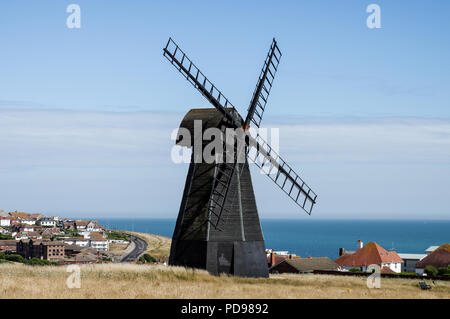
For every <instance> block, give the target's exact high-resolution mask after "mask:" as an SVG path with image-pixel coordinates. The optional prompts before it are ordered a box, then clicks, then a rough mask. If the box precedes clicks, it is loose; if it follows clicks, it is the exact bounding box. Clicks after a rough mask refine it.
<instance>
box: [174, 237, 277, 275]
mask: <svg viewBox="0 0 450 319" xmlns="http://www.w3.org/2000/svg"><path fill="white" fill-rule="evenodd" d="M177 249H179V251H182V252H183V254H182V255H181V256H180V255H179V256H177V257H178V258H177V260H176V261H175V260H171V261H170V264H171V265H176V266H185V267H193V268H200V269H206V270H207V271H208V272H209V273H210V274H212V275H220V274H221V273H226V274H231V275H235V276H241V277H265V278H267V277H268V276H269V271H268V267H267V257H266V254H265V252H264V250H265V247H264V241H235V242H224V241H208V242H206V241H181V242H179V243H178V247H177Z"/></svg>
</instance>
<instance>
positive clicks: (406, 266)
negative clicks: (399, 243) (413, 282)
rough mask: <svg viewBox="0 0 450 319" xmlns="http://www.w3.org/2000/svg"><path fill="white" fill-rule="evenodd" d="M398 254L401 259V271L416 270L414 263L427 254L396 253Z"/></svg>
mask: <svg viewBox="0 0 450 319" xmlns="http://www.w3.org/2000/svg"><path fill="white" fill-rule="evenodd" d="M398 255H399V256H400V258H401V259H403V263H402V272H416V264H417V263H418V262H419V261H421V260H422V259H424V258H425V257H426V256H427V255H426V254H406V253H398Z"/></svg>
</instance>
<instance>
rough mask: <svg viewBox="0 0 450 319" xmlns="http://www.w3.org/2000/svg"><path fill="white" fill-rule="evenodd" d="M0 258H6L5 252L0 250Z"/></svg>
mask: <svg viewBox="0 0 450 319" xmlns="http://www.w3.org/2000/svg"><path fill="white" fill-rule="evenodd" d="M0 259H6V254H5V253H4V252H3V251H0Z"/></svg>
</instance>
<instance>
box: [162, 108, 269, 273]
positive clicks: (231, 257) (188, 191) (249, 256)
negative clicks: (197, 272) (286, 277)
mask: <svg viewBox="0 0 450 319" xmlns="http://www.w3.org/2000/svg"><path fill="white" fill-rule="evenodd" d="M195 120H202V121H203V128H204V129H207V128H210V127H222V125H223V122H222V121H223V116H222V115H221V113H220V112H218V111H217V110H216V109H193V110H191V111H189V112H188V114H186V116H185V117H184V119H183V121H182V123H181V125H180V127H183V128H188V129H189V130H192V133H191V136H194V131H193V126H194V121H195ZM177 144H179V145H183V146H189V145H193V143H187V144H183V142H177ZM215 170H216V164H215V163H210V164H208V163H204V162H202V163H195V162H194V160H193V158H192V161H191V164H190V166H189V171H188V174H187V177H186V184H185V188H184V193H183V198H182V200H181V205H180V211H179V214H178V218H177V223H176V226H175V230H174V233H173V237H172V245H171V248H170V257H169V264H170V265H175V266H184V267H191V268H200V269H206V270H207V271H208V272H210V273H211V274H213V275H219V274H221V273H227V274H233V275H236V276H243V277H268V276H269V269H268V266H267V257H266V252H265V246H264V238H263V235H262V230H261V225H260V221H259V216H258V210H257V207H256V201H255V195H254V191H253V185H252V180H251V176H250V170H249V166H248V162H245V163H243V164H238V168H237V170H236V172H235V174H234V175H233V178H232V180H231V183H230V188H229V194H228V199H227V200H226V202H225V204H224V207H225V208H226V213H225V212H224V215H223V216H222V221H223V224H220V227H219V228H215V227H214V226H213V225H212V223H210V218H211V213H210V210H209V209H208V208H209V205H210V196H211V193H212V190H213V187H216V186H214V174H215ZM238 172H239V173H238Z"/></svg>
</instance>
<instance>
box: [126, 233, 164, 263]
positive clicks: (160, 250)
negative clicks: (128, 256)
mask: <svg viewBox="0 0 450 319" xmlns="http://www.w3.org/2000/svg"><path fill="white" fill-rule="evenodd" d="M124 233H128V234H132V235H134V236H136V237H139V238H142V239H143V240H145V242H146V243H147V250H146V251H145V252H146V253H147V254H149V255H151V256H153V257H155V258H157V259H159V258H167V259H168V258H169V253H170V244H171V242H172V240H171V239H170V238H167V237H164V236H159V235H153V234H147V233H137V232H131V231H126V232H124Z"/></svg>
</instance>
